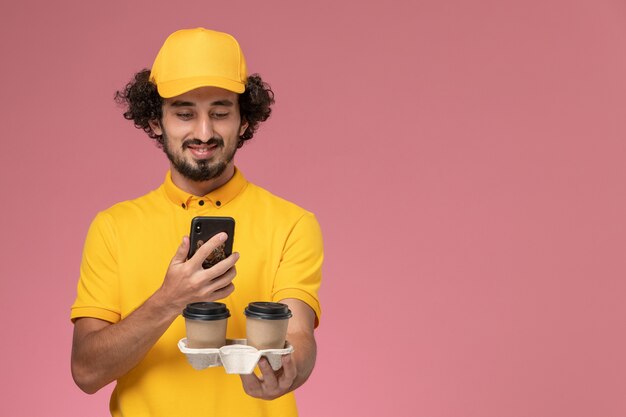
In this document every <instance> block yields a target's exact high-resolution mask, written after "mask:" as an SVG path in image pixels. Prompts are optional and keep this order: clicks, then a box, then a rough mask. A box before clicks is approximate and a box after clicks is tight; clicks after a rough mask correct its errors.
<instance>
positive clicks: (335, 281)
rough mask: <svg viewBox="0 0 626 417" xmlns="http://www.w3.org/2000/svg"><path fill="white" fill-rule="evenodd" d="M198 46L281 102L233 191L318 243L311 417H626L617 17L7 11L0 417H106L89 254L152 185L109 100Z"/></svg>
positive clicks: (624, 43)
mask: <svg viewBox="0 0 626 417" xmlns="http://www.w3.org/2000/svg"><path fill="white" fill-rule="evenodd" d="M5 3H6V2H5ZM195 26H205V27H210V28H213V29H218V30H224V31H228V32H231V33H233V34H234V35H235V36H236V37H237V38H238V39H239V41H240V43H241V44H242V46H243V48H244V50H245V52H246V55H247V59H248V63H249V66H250V68H251V70H252V71H253V72H259V73H261V74H262V75H263V76H264V78H265V79H266V80H267V81H268V82H270V83H271V85H272V87H273V88H274V90H275V92H276V96H277V104H276V107H275V113H274V115H273V116H272V118H271V120H270V121H268V122H267V124H266V125H264V126H263V127H262V128H261V130H260V133H259V134H258V137H257V138H255V139H254V140H253V141H252V143H251V144H249V145H247V146H246V147H244V149H243V150H242V151H241V152H240V154H239V155H238V165H239V166H240V168H241V169H242V170H243V171H244V173H245V174H246V176H247V177H248V178H249V179H251V180H252V181H254V182H256V183H258V184H259V185H262V186H264V187H266V188H268V189H270V190H271V191H273V192H274V193H276V194H279V195H281V196H283V197H286V198H288V199H290V200H292V201H294V202H296V203H298V204H300V205H302V206H304V207H306V208H308V209H310V210H311V211H313V212H315V213H316V214H317V215H318V218H319V220H320V222H321V224H322V227H323V231H324V236H325V244H326V250H327V262H326V264H325V281H324V285H323V290H322V293H321V296H322V302H323V309H324V316H323V318H322V324H321V327H320V328H319V331H318V333H317V335H318V340H319V357H318V364H317V368H316V371H315V373H314V375H313V376H312V378H311V379H310V381H309V382H308V383H307V385H306V386H305V387H303V388H302V389H301V390H300V391H299V392H298V397H299V401H300V410H301V415H302V416H304V417H307V416H348V415H358V416H381V415H393V416H429V417H431V416H441V417H444V416H445V417H448V416H450V417H452V416H476V417H478V416H480V417H489V416H493V417H496V416H497V417H500V416H512V417H513V416H515V417H517V416H520V417H521V416H569V417H574V416H624V415H626V396H625V395H624V393H625V392H626V377H625V375H626V355H625V352H626V336H625V331H626V326H625V324H624V318H625V315H626V300H625V294H626V281H625V279H624V278H625V276H626V256H625V253H624V252H625V248H626V222H625V220H624V219H625V215H626V142H625V140H624V137H625V134H626V117H624V113H625V110H626V55H625V51H626V4H625V3H624V2H623V1H618V0H614V1H610V0H567V1H566V0H561V1H549V0H535V1H529V0H519V1H497V0H491V1H487V0H483V1H461V0H456V1H437V0H430V1H419V0H412V1H385V2H367V1H358V0H348V1H328V0H318V1H315V2H307V3H304V4H301V3H300V2H295V1H271V0H266V1H256V2H247V1H238V2H219V4H218V2H214V3H213V2H207V1H195V0H189V1H186V2H178V3H176V2H171V1H168V2H164V1H159V2H154V1H125V2H122V1H112V2H89V1H74V2H70V1H50V2H46V1H39V2H33V1H22V2H11V4H10V5H6V4H4V5H3V6H2V11H1V13H0V31H2V36H1V37H0V56H1V57H2V58H1V60H2V63H3V64H2V66H1V69H0V71H1V77H0V80H1V81H0V83H1V91H2V99H1V101H0V109H1V114H2V129H1V131H2V147H3V150H2V153H1V156H0V157H1V158H2V162H1V164H0V166H1V169H2V173H1V178H0V181H1V187H2V188H1V189H2V190H3V192H4V193H5V194H4V197H3V199H2V216H1V218H0V222H1V223H0V226H1V228H0V230H1V231H2V235H1V236H2V238H1V239H2V241H1V243H2V253H3V261H2V262H1V263H0V297H1V298H0V308H1V309H2V314H0V326H1V328H2V333H3V336H4V338H3V341H2V344H0V361H2V362H1V367H0V374H1V375H2V377H1V378H2V381H3V382H4V383H3V386H4V388H3V389H2V394H1V397H2V399H1V401H0V415H3V416H38V415H41V416H84V415H89V416H96V417H98V416H106V415H108V407H107V403H108V393H109V392H110V388H107V389H105V390H103V391H101V392H100V393H98V394H96V395H94V396H88V395H86V394H83V393H82V392H80V391H79V390H78V388H76V387H75V386H74V384H73V382H72V379H71V376H70V372H69V357H70V346H71V333H72V326H71V324H70V321H69V318H68V317H69V308H70V305H71V303H72V301H73V299H74V295H75V286H76V280H77V275H78V266H79V260H80V255H81V249H82V244H83V239H84V236H85V233H86V230H87V227H88V225H89V223H90V221H91V219H92V218H93V216H94V215H95V214H96V212H97V211H98V210H101V209H104V208H106V207H108V206H109V205H111V204H113V203H115V202H117V201H120V200H123V199H128V198H131V197H135V196H138V195H141V194H143V193H145V192H147V191H148V190H150V189H153V188H155V187H157V186H158V185H159V184H160V182H161V181H162V179H163V176H164V172H165V169H166V167H167V164H166V163H165V158H164V156H163V155H162V154H161V152H160V151H159V150H158V149H157V148H156V147H154V146H153V145H152V144H151V143H150V141H149V140H148V139H147V137H146V136H145V135H144V134H143V133H142V132H141V131H138V130H136V129H134V128H133V127H132V125H131V124H130V123H129V122H127V121H125V120H124V119H123V118H122V116H121V111H120V109H119V108H117V107H116V106H115V105H114V103H113V101H112V96H113V93H114V91H115V90H116V89H118V88H121V87H122V86H123V85H124V83H125V82H126V81H127V80H128V79H129V78H130V77H131V75H132V74H133V73H134V72H135V71H137V70H139V69H141V68H143V67H147V66H150V65H151V63H152V60H153V58H154V56H155V54H156V52H157V50H158V48H159V46H160V44H161V43H162V41H163V40H164V39H165V37H166V36H167V35H168V34H169V33H170V32H172V31H174V30H176V29H179V28H183V27H195ZM7 383H8V385H7Z"/></svg>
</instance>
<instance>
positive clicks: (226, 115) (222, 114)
mask: <svg viewBox="0 0 626 417" xmlns="http://www.w3.org/2000/svg"><path fill="white" fill-rule="evenodd" d="M213 117H215V118H216V119H224V118H226V117H228V113H213Z"/></svg>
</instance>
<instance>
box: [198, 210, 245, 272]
mask: <svg viewBox="0 0 626 417" xmlns="http://www.w3.org/2000/svg"><path fill="white" fill-rule="evenodd" d="M220 232H226V234H228V239H226V242H224V243H223V244H222V245H220V246H218V247H217V248H216V249H215V250H214V251H213V252H211V253H210V254H209V256H208V257H207V258H206V259H205V260H204V261H203V262H202V267H203V268H204V269H208V268H210V267H212V266H213V265H215V264H216V263H218V262H220V261H221V260H223V259H226V258H228V257H229V256H230V254H231V253H233V240H234V237H235V219H233V218H232V217H208V216H198V217H194V218H193V219H192V220H191V230H190V231H189V243H190V244H189V254H188V255H187V259H189V258H191V257H192V256H193V255H194V253H196V251H197V250H198V249H199V248H200V246H202V245H203V244H204V243H205V242H206V241H207V240H209V239H211V238H212V237H213V236H215V235H216V234H218V233H220Z"/></svg>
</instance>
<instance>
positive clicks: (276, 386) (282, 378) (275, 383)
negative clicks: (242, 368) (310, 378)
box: [240, 354, 297, 400]
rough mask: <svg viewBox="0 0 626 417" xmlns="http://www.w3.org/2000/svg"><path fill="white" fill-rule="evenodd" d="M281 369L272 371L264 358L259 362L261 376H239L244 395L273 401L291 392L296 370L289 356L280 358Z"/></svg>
mask: <svg viewBox="0 0 626 417" xmlns="http://www.w3.org/2000/svg"><path fill="white" fill-rule="evenodd" d="M282 365H283V366H282V368H281V369H279V370H277V371H274V370H273V369H272V367H271V365H270V363H269V362H268V361H267V359H266V358H264V357H262V358H261V360H259V369H260V370H261V376H260V377H258V376H256V375H255V374H250V375H240V377H241V383H242V385H243V389H244V391H245V392H246V394H248V395H250V396H251V397H255V398H262V399H265V400H273V399H274V398H278V397H280V396H282V395H284V394H286V393H288V392H289V391H290V390H291V386H292V385H293V381H294V380H295V379H296V375H297V370H296V366H295V363H294V362H293V360H292V358H291V354H289V355H285V356H283V357H282Z"/></svg>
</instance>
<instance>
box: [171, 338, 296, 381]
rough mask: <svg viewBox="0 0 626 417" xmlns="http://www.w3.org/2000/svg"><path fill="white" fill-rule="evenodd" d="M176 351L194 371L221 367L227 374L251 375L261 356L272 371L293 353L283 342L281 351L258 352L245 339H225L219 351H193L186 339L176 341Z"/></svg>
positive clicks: (291, 347)
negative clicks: (283, 357) (178, 351)
mask: <svg viewBox="0 0 626 417" xmlns="http://www.w3.org/2000/svg"><path fill="white" fill-rule="evenodd" d="M178 349H179V350H180V351H181V352H182V353H184V354H185V355H186V356H187V360H188V361H189V363H190V364H191V366H192V367H193V368H194V369H196V370H202V369H205V368H213V367H216V366H223V367H224V370H225V371H226V373H227V374H251V373H252V372H253V371H254V368H255V366H256V365H257V363H259V360H260V359H261V357H262V356H265V357H266V358H267V360H268V362H269V363H270V366H271V367H272V369H273V370H275V371H277V370H279V369H280V368H281V366H282V362H281V357H282V356H283V355H287V354H289V353H291V352H293V346H291V345H290V344H289V342H285V347H284V348H283V349H264V350H258V349H256V348H254V347H252V346H248V345H247V340H246V339H226V345H224V346H222V347H221V348H219V349H194V348H188V347H187V338H183V339H180V340H179V341H178Z"/></svg>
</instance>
